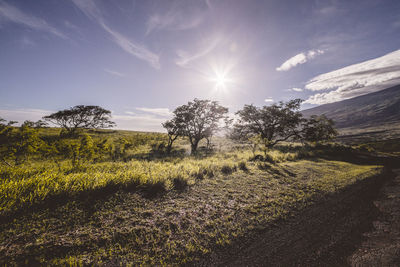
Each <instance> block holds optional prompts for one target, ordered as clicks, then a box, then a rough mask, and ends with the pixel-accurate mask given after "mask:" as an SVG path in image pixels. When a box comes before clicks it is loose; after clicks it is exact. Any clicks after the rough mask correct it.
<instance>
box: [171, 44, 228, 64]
mask: <svg viewBox="0 0 400 267" xmlns="http://www.w3.org/2000/svg"><path fill="white" fill-rule="evenodd" d="M220 41H221V39H220V38H214V39H212V40H211V41H210V42H207V45H206V46H205V47H204V48H202V49H200V50H199V51H197V52H194V53H189V52H186V51H184V50H178V51H177V52H176V54H177V55H178V58H177V59H176V60H175V63H176V64H177V65H178V66H180V67H186V66H187V65H188V64H189V63H191V62H192V61H195V60H197V59H199V58H202V57H204V56H206V55H207V54H208V53H210V52H211V51H213V50H214V49H215V48H216V47H217V46H218V44H219V43H220Z"/></svg>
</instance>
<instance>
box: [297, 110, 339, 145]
mask: <svg viewBox="0 0 400 267" xmlns="http://www.w3.org/2000/svg"><path fill="white" fill-rule="evenodd" d="M337 134H338V132H337V131H336V129H335V128H334V122H333V120H331V119H328V118H327V117H326V116H325V115H321V116H317V115H312V116H311V117H310V118H309V119H308V120H305V121H304V123H303V126H302V132H301V136H302V140H304V141H306V142H320V141H329V140H332V139H333V138H335V137H336V135H337Z"/></svg>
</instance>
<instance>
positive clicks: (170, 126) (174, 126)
mask: <svg viewBox="0 0 400 267" xmlns="http://www.w3.org/2000/svg"><path fill="white" fill-rule="evenodd" d="M162 126H163V127H164V128H165V129H166V130H167V133H168V144H167V147H166V151H167V154H170V153H171V150H172V144H173V143H174V142H175V140H176V139H177V138H178V137H179V136H181V135H182V130H183V127H182V125H179V123H178V122H177V120H176V118H173V119H171V120H168V121H166V122H164V123H163V124H162Z"/></svg>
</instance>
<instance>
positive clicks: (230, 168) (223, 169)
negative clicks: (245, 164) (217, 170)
mask: <svg viewBox="0 0 400 267" xmlns="http://www.w3.org/2000/svg"><path fill="white" fill-rule="evenodd" d="M234 171H236V166H231V165H228V164H226V165H223V166H222V167H221V172H222V173H223V174H232V173H233V172H234Z"/></svg>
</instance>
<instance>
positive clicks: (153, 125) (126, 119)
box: [112, 113, 165, 132]
mask: <svg viewBox="0 0 400 267" xmlns="http://www.w3.org/2000/svg"><path fill="white" fill-rule="evenodd" d="M112 121H114V122H115V123H116V124H117V127H116V128H117V129H124V130H134V131H146V132H165V129H164V128H163V127H162V125H161V124H162V123H163V122H165V118H159V117H154V116H152V115H146V114H144V115H137V114H134V113H133V114H128V115H114V114H113V115H112Z"/></svg>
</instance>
